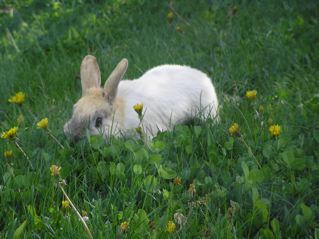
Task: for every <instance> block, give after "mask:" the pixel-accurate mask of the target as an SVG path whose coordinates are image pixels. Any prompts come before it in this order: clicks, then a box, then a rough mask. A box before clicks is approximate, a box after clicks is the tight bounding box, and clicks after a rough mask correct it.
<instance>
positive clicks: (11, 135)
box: [1, 127, 18, 139]
mask: <svg viewBox="0 0 319 239" xmlns="http://www.w3.org/2000/svg"><path fill="white" fill-rule="evenodd" d="M17 133H18V127H13V128H11V129H9V130H8V131H5V132H2V134H1V138H3V139H13V138H14V137H16V135H17Z"/></svg>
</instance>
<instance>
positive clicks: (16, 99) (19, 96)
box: [8, 91, 25, 105]
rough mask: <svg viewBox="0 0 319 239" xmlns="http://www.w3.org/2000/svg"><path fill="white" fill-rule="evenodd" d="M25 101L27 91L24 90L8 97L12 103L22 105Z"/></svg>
mask: <svg viewBox="0 0 319 239" xmlns="http://www.w3.org/2000/svg"><path fill="white" fill-rule="evenodd" d="M24 101H25V93H23V92H21V91H20V92H18V93H16V94H15V95H13V96H11V97H10V98H9V99H8V102H10V103H12V104H18V105H22V104H23V102H24Z"/></svg>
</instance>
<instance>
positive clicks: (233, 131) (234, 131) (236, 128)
mask: <svg viewBox="0 0 319 239" xmlns="http://www.w3.org/2000/svg"><path fill="white" fill-rule="evenodd" d="M239 131H240V128H239V125H238V124H237V123H233V124H232V125H231V126H230V128H229V129H228V132H229V133H230V134H231V135H235V134H238V133H239Z"/></svg>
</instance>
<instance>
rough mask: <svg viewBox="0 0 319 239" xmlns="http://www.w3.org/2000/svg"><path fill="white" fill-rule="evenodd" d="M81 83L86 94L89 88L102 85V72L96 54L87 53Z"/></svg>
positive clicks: (82, 64)
mask: <svg viewBox="0 0 319 239" xmlns="http://www.w3.org/2000/svg"><path fill="white" fill-rule="evenodd" d="M81 85H82V95H85V93H86V92H87V90H88V89H90V88H92V87H96V88H100V86H101V72H100V68H99V65H98V64H97V61H96V58H95V57H94V56H91V55H87V56H86V57H84V58H83V60H82V63H81Z"/></svg>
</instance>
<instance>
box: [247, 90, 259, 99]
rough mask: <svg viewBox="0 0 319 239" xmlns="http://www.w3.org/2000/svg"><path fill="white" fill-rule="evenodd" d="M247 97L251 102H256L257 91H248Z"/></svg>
mask: <svg viewBox="0 0 319 239" xmlns="http://www.w3.org/2000/svg"><path fill="white" fill-rule="evenodd" d="M245 96H246V98H247V99H249V100H254V99H256V96H257V90H248V91H246V95H245Z"/></svg>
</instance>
